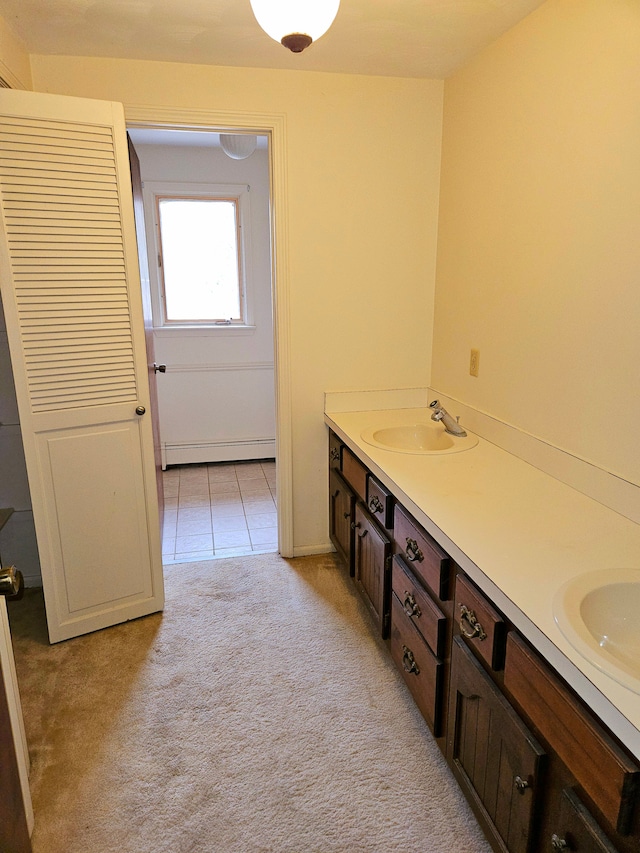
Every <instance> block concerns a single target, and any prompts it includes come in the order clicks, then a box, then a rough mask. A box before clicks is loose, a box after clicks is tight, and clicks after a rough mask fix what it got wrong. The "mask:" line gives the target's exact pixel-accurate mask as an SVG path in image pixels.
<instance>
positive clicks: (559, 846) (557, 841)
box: [551, 832, 569, 850]
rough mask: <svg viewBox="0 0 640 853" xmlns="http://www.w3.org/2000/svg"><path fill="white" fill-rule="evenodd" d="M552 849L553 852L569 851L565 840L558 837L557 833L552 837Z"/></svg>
mask: <svg viewBox="0 0 640 853" xmlns="http://www.w3.org/2000/svg"><path fill="white" fill-rule="evenodd" d="M551 849H552V850H568V849H569V845H568V844H567V842H566V841H565V840H564V838H560V836H559V835H556V834H555V832H554V833H553V835H552V836H551Z"/></svg>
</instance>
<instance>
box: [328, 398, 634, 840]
mask: <svg viewBox="0 0 640 853" xmlns="http://www.w3.org/2000/svg"><path fill="white" fill-rule="evenodd" d="M325 421H326V423H327V425H328V427H329V489H330V492H329V494H330V505H329V509H330V532H331V539H332V541H333V543H334V545H335V547H336V551H337V552H338V554H339V555H340V557H341V558H342V561H343V562H344V565H345V570H346V571H348V572H349V574H350V575H351V576H352V577H353V580H354V583H355V584H356V586H357V588H358V590H359V591H360V593H361V594H362V598H363V600H364V602H365V603H366V605H367V608H368V610H369V612H370V614H371V626H372V630H373V631H375V632H377V633H379V634H380V636H381V637H383V638H384V639H385V640H386V642H387V645H388V648H389V653H390V655H391V657H392V658H393V660H394V662H395V664H396V666H397V667H398V670H399V672H400V674H401V675H402V677H403V679H404V681H405V684H406V685H407V688H408V690H409V691H410V693H411V695H412V696H413V698H414V700H415V702H416V704H417V706H418V708H419V709H420V712H421V713H422V715H423V717H424V719H425V721H426V724H427V726H428V727H429V729H430V731H431V733H432V734H433V737H434V738H435V741H436V743H437V744H438V746H439V748H440V749H441V750H442V752H443V754H444V755H445V756H446V759H447V761H448V763H449V766H450V767H451V769H452V772H453V774H454V776H455V777H456V779H457V781H458V783H459V784H460V786H461V788H462V790H463V791H464V793H465V795H466V796H467V798H468V800H469V802H470V804H471V806H472V808H473V809H474V811H475V813H476V815H477V817H478V819H479V821H480V823H481V825H482V827H483V829H484V831H485V833H486V835H487V838H488V839H489V841H490V842H491V844H492V846H493V847H494V849H495V850H496V851H510V853H534V852H535V853H538V851H540V853H541V851H549V850H567V851H581V853H597V852H599V853H603V851H609V853H615V851H618V853H630V851H640V731H639V729H640V695H638V694H637V693H635V692H633V691H632V690H630V689H628V687H624V686H622V685H620V684H619V683H617V682H615V681H613V679H611V678H610V677H609V676H608V675H606V673H604V672H603V671H602V670H601V669H600V668H599V667H597V666H594V665H593V664H592V663H590V662H589V661H587V660H585V659H584V658H583V657H582V656H581V655H580V654H579V653H577V652H576V651H575V649H573V648H572V647H571V645H570V644H569V643H568V642H567V641H566V639H565V638H564V636H563V635H562V633H561V632H560V630H559V629H558V626H557V624H556V622H555V620H554V618H553V601H554V596H556V593H557V590H558V589H560V588H561V587H562V586H563V584H565V583H566V582H567V581H568V580H570V579H571V578H573V577H575V576H576V575H579V574H580V573H581V572H588V571H590V570H593V569H596V568H598V569H602V568H606V566H608V565H610V566H612V567H614V566H623V565H625V566H628V565H640V530H639V529H638V526H637V525H635V524H634V523H633V522H631V521H629V520H628V519H626V518H624V517H622V516H620V515H619V514H617V513H614V512H613V511H611V510H609V509H607V508H606V507H603V506H602V505H601V504H598V503H597V502H595V501H593V500H591V499H590V498H587V497H585V496H584V495H582V494H580V493H578V492H576V491H575V490H573V489H571V488H569V487H568V486H566V485H564V484H562V483H560V482H559V481H557V480H555V479H554V478H552V477H550V476H548V475H546V474H544V473H542V472H541V471H538V470H537V469H535V468H533V467H532V466H530V465H528V464H527V463H525V462H523V461H522V460H520V459H518V458H516V457H515V456H512V455H511V454H509V453H506V452H505V451H503V450H501V449H500V448H498V447H496V446H495V445H493V444H491V443H490V442H488V441H485V440H483V439H482V438H480V439H479V441H473V442H470V443H468V444H469V449H466V450H465V451H464V452H456V451H455V450H454V451H451V452H449V451H446V450H445V451H444V452H437V453H414V452H407V451H406V450H403V451H394V450H390V449H386V448H385V446H384V444H383V443H381V442H376V441H375V439H372V434H373V433H374V432H376V430H378V429H379V428H380V429H382V428H385V429H391V430H392V434H393V430H394V429H395V428H396V427H400V426H403V425H407V424H417V423H423V422H428V421H429V415H428V412H427V411H426V409H416V410H411V409H403V410H392V411H387V410H385V411H360V412H341V413H329V414H327V415H325ZM363 436H365V438H363ZM474 438H475V437H474Z"/></svg>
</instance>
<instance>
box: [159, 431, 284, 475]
mask: <svg viewBox="0 0 640 853" xmlns="http://www.w3.org/2000/svg"><path fill="white" fill-rule="evenodd" d="M275 455H276V441H275V438H257V439H246V440H241V441H206V442H200V443H191V444H163V446H162V463H163V467H164V468H166V466H167V465H188V464H190V463H203V462H241V461H244V460H249V459H274V458H275Z"/></svg>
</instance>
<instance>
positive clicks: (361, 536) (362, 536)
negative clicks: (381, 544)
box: [358, 525, 369, 539]
mask: <svg viewBox="0 0 640 853" xmlns="http://www.w3.org/2000/svg"><path fill="white" fill-rule="evenodd" d="M358 526H360V525H358ZM368 532H369V531H368V530H363V531H362V533H358V536H359V537H360V539H364V537H365V536H366V535H367V533H368Z"/></svg>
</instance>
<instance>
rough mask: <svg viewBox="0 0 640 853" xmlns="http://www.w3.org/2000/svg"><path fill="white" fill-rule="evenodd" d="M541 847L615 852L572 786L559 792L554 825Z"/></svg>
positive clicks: (575, 852)
mask: <svg viewBox="0 0 640 853" xmlns="http://www.w3.org/2000/svg"><path fill="white" fill-rule="evenodd" d="M541 846H542V849H543V850H559V851H562V850H566V851H567V853H569V851H573V853H617V851H616V848H615V847H614V846H613V844H611V842H610V841H609V839H608V838H607V837H606V835H605V834H604V833H603V832H602V830H601V829H600V827H599V826H598V824H597V823H596V821H595V820H594V818H593V816H592V815H591V814H590V812H589V811H588V810H587V809H586V808H585V806H584V804H583V803H581V802H580V799H579V798H578V796H577V794H576V793H575V791H573V790H572V789H571V788H565V790H564V791H563V792H562V796H561V798H560V806H559V811H558V817H557V822H556V825H555V826H554V827H553V831H552V833H551V836H550V837H549V838H545V839H543V843H542V845H541Z"/></svg>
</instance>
